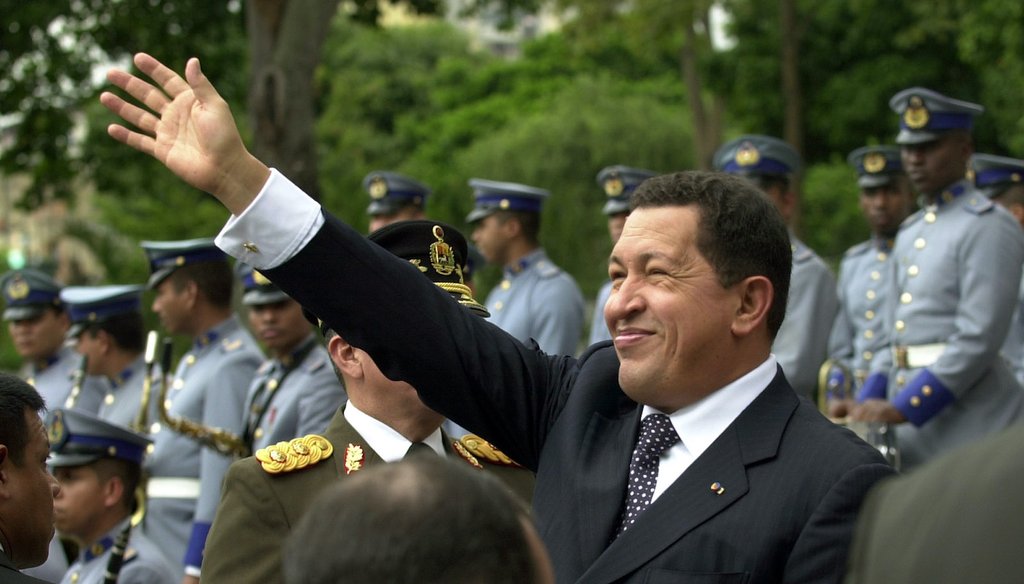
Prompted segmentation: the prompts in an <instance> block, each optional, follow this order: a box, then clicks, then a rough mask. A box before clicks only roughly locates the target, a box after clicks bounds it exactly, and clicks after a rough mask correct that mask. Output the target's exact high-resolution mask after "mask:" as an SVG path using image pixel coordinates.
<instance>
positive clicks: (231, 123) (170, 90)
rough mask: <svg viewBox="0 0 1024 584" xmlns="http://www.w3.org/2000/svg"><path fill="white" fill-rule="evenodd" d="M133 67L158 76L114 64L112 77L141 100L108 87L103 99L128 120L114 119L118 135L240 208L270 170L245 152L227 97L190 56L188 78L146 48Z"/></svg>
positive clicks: (114, 131)
mask: <svg viewBox="0 0 1024 584" xmlns="http://www.w3.org/2000/svg"><path fill="white" fill-rule="evenodd" d="M134 62H135V66H136V67H138V68H139V71H141V72H142V73H143V74H145V75H146V76H147V77H149V78H150V79H151V80H152V82H149V81H145V80H143V79H140V78H139V77H136V76H134V75H132V74H130V73H128V72H126V71H121V70H118V69H112V70H110V71H109V72H108V73H107V79H108V80H109V81H110V82H111V83H113V84H114V85H116V86H117V87H120V88H121V89H123V90H124V91H125V92H126V93H128V95H129V96H131V97H132V98H133V99H134V100H135V101H136V102H137V103H132V102H129V101H127V100H125V99H123V98H121V97H119V96H117V95H115V94H113V93H110V92H103V94H102V95H100V102H102V103H103V105H104V106H106V108H107V109H109V110H110V111H111V112H113V113H114V114H115V115H117V116H119V117H120V118H121V119H122V120H124V122H126V124H128V125H121V124H111V125H110V126H109V127H108V128H107V133H108V134H110V136H111V137H113V138H114V139H115V140H118V141H119V142H123V143H124V144H127V145H128V146H131V147H132V148H134V149H136V150H138V151H140V152H145V153H146V154H149V155H150V156H152V157H153V158H156V159H157V160H159V161H160V162H162V163H163V164H164V166H166V167H167V168H169V169H170V170H171V171H172V172H174V174H176V175H178V176H179V177H181V178H182V179H183V180H184V181H185V182H187V183H188V184H190V185H192V186H194V187H196V188H197V189H201V190H203V191H206V192H208V193H210V194H211V195H213V196H214V197H216V198H217V200H219V201H220V202H221V203H222V204H223V205H224V206H225V207H227V209H228V210H229V211H231V213H233V214H235V215H239V214H241V212H242V211H244V210H245V209H246V207H248V206H249V203H251V202H252V200H253V199H254V198H256V195H257V194H258V193H259V191H260V188H261V187H262V186H263V184H264V183H265V182H266V181H267V178H269V176H270V170H269V169H268V168H267V167H266V165H264V164H263V163H262V162H260V161H259V160H257V159H256V158H255V157H254V156H253V155H252V154H250V153H249V151H248V150H246V148H245V145H244V144H243V143H242V138H241V136H240V135H239V133H238V126H237V125H236V124H235V120H234V118H233V117H232V116H231V110H230V108H228V104H227V102H226V101H224V98H222V97H221V96H220V94H219V93H217V90H216V89H215V88H214V87H213V85H212V84H211V83H210V81H209V80H208V79H207V78H206V76H205V75H203V72H202V69H200V67H199V59H196V58H192V59H189V61H188V63H187V64H186V65H185V78H184V79H183V78H182V77H181V76H180V75H178V74H177V73H175V72H174V71H172V70H171V69H170V68H168V67H167V66H166V65H164V64H163V63H161V62H160V61H158V60H156V59H155V58H153V57H151V56H150V55H147V54H145V53H137V54H136V55H135V58H134Z"/></svg>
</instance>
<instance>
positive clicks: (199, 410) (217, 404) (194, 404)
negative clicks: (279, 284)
mask: <svg viewBox="0 0 1024 584" xmlns="http://www.w3.org/2000/svg"><path fill="white" fill-rule="evenodd" d="M262 360H263V358H262V356H261V354H260V351H259V348H258V347H257V346H256V342H255V341H254V340H253V338H252V336H251V335H250V334H249V332H248V331H247V330H245V328H244V327H242V326H241V324H239V322H238V320H237V319H236V318H235V317H231V318H229V319H227V320H225V321H224V322H222V323H221V324H219V325H217V326H216V327H214V328H213V329H212V330H210V331H208V332H207V333H205V334H204V335H202V336H201V337H199V338H198V339H197V340H196V341H195V342H194V343H193V346H192V348H191V350H189V351H188V352H187V353H186V354H185V355H184V356H182V358H181V361H180V362H179V363H178V368H177V371H176V372H175V375H174V380H173V382H172V383H171V387H170V388H169V389H168V401H169V402H170V406H169V410H168V411H169V414H170V415H171V416H174V417H180V418H187V419H189V420H192V421H194V422H197V423H201V424H203V425H204V426H207V427H214V428H221V429H224V430H226V431H228V432H230V433H232V434H234V435H236V436H241V435H242V432H243V430H244V418H245V416H244V414H243V412H244V407H245V398H246V392H247V389H248V387H249V384H250V382H251V381H252V378H253V375H254V373H255V371H256V368H257V367H258V366H259V364H260V362H261V361H262ZM150 430H151V434H152V435H153V439H154V443H153V447H154V450H153V453H152V454H150V456H149V457H148V458H147V459H146V464H145V466H146V470H147V471H148V472H149V474H150V477H151V478H150V481H149V487H148V493H149V502H148V508H147V511H146V519H145V522H144V532H145V533H146V535H148V536H149V537H150V538H152V540H153V541H154V542H156V543H157V544H158V545H159V546H160V549H162V550H165V552H166V553H167V556H168V557H170V558H171V559H172V560H173V561H176V562H180V561H182V559H183V558H184V557H185V551H186V549H187V547H188V546H189V545H192V546H193V549H195V546H198V549H202V544H203V543H204V542H205V537H206V532H207V531H208V530H209V525H210V523H212V521H213V516H214V514H215V512H216V509H217V503H218V502H219V501H220V487H221V481H222V480H223V478H224V473H225V472H227V468H228V466H230V464H231V462H232V459H231V457H229V456H225V455H223V454H219V453H218V452H216V451H215V450H213V449H211V448H207V447H203V446H201V445H200V444H199V442H197V441H196V440H194V439H193V438H191V437H188V436H185V435H183V434H179V433H178V432H175V431H173V430H171V429H170V428H167V427H165V426H164V424H163V423H162V422H154V423H153V425H152V426H151V428H150ZM176 479H181V480H176ZM196 483H198V486H197V485H196ZM197 492H198V497H196V495H197ZM200 540H201V541H200ZM190 541H191V544H190ZM197 567H198V565H197ZM180 575H181V574H180V573H179V577H180Z"/></svg>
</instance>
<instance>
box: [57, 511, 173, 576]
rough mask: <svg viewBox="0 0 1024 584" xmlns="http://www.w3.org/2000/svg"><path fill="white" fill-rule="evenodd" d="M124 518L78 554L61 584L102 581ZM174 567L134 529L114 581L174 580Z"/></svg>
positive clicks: (125, 522) (154, 545)
mask: <svg viewBox="0 0 1024 584" xmlns="http://www.w3.org/2000/svg"><path fill="white" fill-rule="evenodd" d="M127 523H128V520H125V521H124V522H122V523H121V524H120V525H118V526H117V527H115V528H114V529H113V530H111V531H110V532H109V533H107V535H106V536H105V537H103V538H102V539H101V540H100V541H99V542H97V543H95V544H93V545H92V546H90V547H89V548H87V549H84V550H82V551H81V553H79V554H78V559H77V560H75V562H74V563H73V564H71V567H70V568H68V571H67V573H66V574H64V579H63V580H61V584H102V583H103V581H104V575H105V574H106V571H107V565H108V564H109V563H110V555H111V552H112V550H113V547H114V542H115V540H116V539H117V537H118V536H119V535H120V534H121V532H122V531H123V530H124V528H125V525H127ZM180 581H181V578H180V576H178V573H177V569H176V568H175V566H174V565H173V564H172V563H171V561H170V560H169V559H167V557H165V556H164V554H163V553H162V552H161V551H160V549H159V548H158V547H157V546H156V544H154V543H153V542H152V541H150V540H149V539H148V538H147V537H146V536H145V535H143V534H142V533H139V531H138V530H132V533H131V536H130V537H129V539H128V546H127V547H126V548H125V552H124V560H123V561H122V563H121V571H120V572H118V575H117V582H118V584H177V583H178V582H180Z"/></svg>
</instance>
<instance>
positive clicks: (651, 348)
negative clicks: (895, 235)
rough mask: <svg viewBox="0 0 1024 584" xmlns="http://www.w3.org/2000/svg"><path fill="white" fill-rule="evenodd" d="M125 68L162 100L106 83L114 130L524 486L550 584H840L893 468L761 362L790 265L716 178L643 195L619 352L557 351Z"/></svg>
mask: <svg viewBox="0 0 1024 584" xmlns="http://www.w3.org/2000/svg"><path fill="white" fill-rule="evenodd" d="M135 64H136V65H137V66H138V67H139V69H140V70H141V71H142V72H143V73H145V74H146V75H148V76H149V77H150V78H152V79H156V80H159V81H158V82H159V84H160V87H156V86H154V85H152V84H150V83H148V82H146V81H143V80H142V79H140V78H137V77H134V76H132V75H129V74H128V73H125V72H122V71H112V72H111V73H110V74H109V75H108V78H109V79H110V80H111V81H112V82H113V83H114V84H115V85H117V86H119V87H121V88H122V89H125V90H126V91H128V93H129V94H131V95H132V97H133V98H134V99H135V100H138V101H140V102H143V103H146V104H148V105H149V107H150V109H151V110H152V111H155V112H158V113H156V114H155V113H150V112H149V111H147V110H144V109H142V108H139V107H136V106H133V105H132V104H129V103H128V102H126V101H125V100H124V99H122V98H119V97H117V96H114V95H113V94H110V93H104V94H103V96H102V98H101V100H102V101H103V103H104V104H105V105H106V106H107V107H108V108H109V109H110V110H111V111H113V112H115V113H117V114H118V115H120V116H121V117H122V118H123V119H124V120H125V121H127V122H128V123H130V124H132V125H134V126H135V127H136V128H138V129H140V130H141V131H137V130H129V129H127V128H126V127H124V126H118V125H114V126H111V128H110V129H109V132H110V134H111V136H113V137H114V138H115V139H118V140H120V141H122V142H124V143H126V144H128V145H130V146H133V147H135V148H137V149H139V150H141V151H143V152H148V153H150V154H152V155H153V156H154V157H156V158H157V159H158V160H161V161H162V162H164V164H166V165H167V166H168V167H169V168H170V169H171V170H173V171H174V172H175V173H177V174H178V175H179V176H182V177H183V178H185V179H186V180H188V181H189V182H190V183H191V184H192V185H193V186H195V187H197V188H201V189H203V190H206V191H207V192H210V193H213V194H214V195H215V196H216V197H217V198H218V200H220V201H221V203H222V204H224V205H225V207H227V208H228V209H229V210H230V211H231V212H232V213H233V214H234V215H235V216H234V217H232V219H231V220H230V221H229V224H228V227H227V228H226V229H225V231H224V232H222V234H221V236H220V240H219V245H221V246H223V248H224V249H228V250H230V252H231V253H232V254H237V255H238V256H239V257H240V258H241V259H242V260H243V261H246V262H248V263H250V264H253V265H255V266H256V267H257V268H259V269H261V270H266V272H265V273H266V274H267V276H268V277H269V278H270V279H271V280H273V281H275V282H277V283H278V284H279V285H281V286H282V288H284V289H285V290H286V291H288V292H289V294H290V295H291V296H292V297H294V298H296V299H297V300H299V301H300V302H302V303H303V304H304V305H307V306H308V307H309V308H310V309H311V310H312V311H313V312H315V313H317V314H318V315H320V316H321V318H323V319H324V321H325V322H326V323H327V324H328V325H329V326H330V327H331V328H332V329H334V330H337V331H338V332H339V333H340V334H342V335H343V336H345V337H346V341H348V342H349V343H351V344H352V345H353V346H357V347H360V348H361V350H363V351H365V352H366V353H367V354H369V355H372V356H373V359H374V361H375V362H376V364H377V365H378V366H379V367H380V370H381V372H382V373H383V374H384V375H386V376H387V377H389V378H391V379H400V380H403V381H405V382H407V383H409V384H411V385H412V386H413V387H416V389H417V390H418V392H419V394H420V397H421V398H422V399H423V400H424V402H426V403H427V404H428V405H430V406H431V407H433V408H434V409H437V410H439V411H441V412H442V413H445V414H446V415H448V416H449V417H451V418H452V419H453V420H455V421H456V422H457V423H460V424H461V425H464V426H466V427H467V428H469V429H470V430H471V431H474V432H477V433H479V434H480V435H483V436H487V437H488V438H489V439H491V440H492V441H493V442H494V443H495V444H496V445H497V446H498V447H499V448H501V449H502V450H504V451H505V452H507V453H508V454H509V455H510V456H511V457H512V458H513V459H515V460H517V461H519V462H520V463H522V464H523V465H524V466H526V467H527V468H530V469H534V470H536V472H537V485H536V490H535V493H534V511H535V513H536V518H537V522H538V526H539V530H540V533H541V537H542V539H543V540H544V542H545V544H546V545H547V546H548V549H549V551H550V552H551V556H552V560H553V563H554V567H555V573H556V577H557V579H558V580H559V581H560V582H573V581H577V582H594V583H596V582H640V581H645V582H657V581H659V580H660V581H678V580H680V579H689V581H693V579H694V578H704V579H705V580H714V581H727V580H729V579H732V580H735V581H744V582H780V581H788V582H834V581H837V580H839V578H840V577H841V574H842V571H843V568H844V564H845V560H846V549H847V546H848V544H849V541H850V537H851V532H852V529H853V524H854V518H855V515H856V511H857V508H858V507H859V505H860V503H861V501H862V499H863V496H864V494H865V493H866V492H867V490H868V489H869V488H870V487H871V486H872V485H873V484H874V483H875V482H876V481H877V480H878V479H880V478H882V477H884V476H888V475H890V474H892V473H893V470H892V469H891V467H889V466H888V465H886V464H885V463H884V461H883V460H882V458H881V455H880V454H879V453H878V452H877V451H875V450H874V449H872V448H871V447H869V446H868V445H866V444H864V443H863V442H862V441H860V440H859V439H858V438H856V437H855V436H854V435H853V434H852V433H850V432H848V431H847V430H844V429H842V428H839V427H836V426H835V425H833V424H831V423H830V422H828V421H827V420H826V419H825V418H824V417H822V416H821V415H820V414H819V413H818V411H817V409H816V408H815V407H814V406H813V405H812V404H810V402H808V401H806V400H802V399H800V398H798V397H797V396H796V395H795V394H794V392H793V390H792V388H791V387H790V386H789V384H788V382H787V381H786V379H785V377H784V376H783V375H782V374H781V373H780V372H779V369H778V366H777V363H776V361H775V359H774V357H773V356H772V355H771V353H770V348H771V344H772V339H773V337H774V335H775V332H776V331H777V330H778V328H779V326H780V325H781V324H782V321H783V318H784V315H785V298H786V294H787V292H788V287H789V271H790V265H791V262H792V256H791V252H790V246H789V237H788V233H787V231H786V226H785V224H784V222H783V221H782V218H781V216H780V215H779V214H778V212H777V211H776V210H775V209H774V207H772V206H771V204H770V203H769V202H768V201H767V200H766V199H765V198H764V197H763V196H762V195H761V194H760V193H759V191H757V190H756V188H754V187H753V186H751V185H750V184H749V183H747V182H745V181H743V180H742V179H738V178H734V177H728V176H724V175H718V174H708V173H678V174H675V175H666V176H663V177H658V178H655V179H650V180H648V181H646V182H645V183H644V185H643V186H641V187H640V188H639V189H638V190H637V192H636V193H635V194H634V199H633V211H632V213H631V215H630V217H629V219H627V222H626V226H625V228H624V231H623V235H622V237H621V238H620V240H619V242H618V243H617V244H616V246H615V249H614V250H613V252H612V257H611V262H610V270H609V274H610V276H611V279H612V281H613V291H612V295H611V298H610V299H609V302H608V304H607V305H606V306H605V316H606V322H607V324H608V328H609V330H611V331H613V339H614V347H613V346H612V345H611V344H607V343H601V344H597V345H595V346H593V347H591V348H590V349H589V350H588V351H587V352H586V353H584V355H583V356H582V357H580V358H579V359H574V358H572V357H566V356H549V355H547V354H545V353H543V352H541V351H539V350H536V349H535V348H533V347H528V346H526V345H524V344H522V343H520V342H518V341H516V340H515V339H514V338H512V337H510V336H509V335H507V334H505V333H503V332H501V331H500V330H498V329H497V328H496V327H494V326H492V325H490V324H488V323H485V322H481V321H480V320H479V319H477V318H475V317H473V316H472V315H469V314H466V312H465V311H464V310H463V309H462V308H461V307H460V306H459V305H458V304H457V303H455V302H453V301H452V299H451V298H450V296H449V295H448V294H442V293H440V292H438V291H437V289H436V287H435V286H434V285H433V284H431V283H430V282H428V281H426V280H425V279H424V278H422V277H421V276H419V275H418V273H419V271H418V270H417V269H416V268H415V267H414V266H411V265H409V263H408V262H402V261H397V260H395V259H394V258H393V257H392V256H390V254H388V253H387V252H385V251H384V250H382V249H380V248H378V247H376V246H373V245H371V244H369V243H367V242H366V241H365V240H364V239H363V238H362V237H361V236H360V235H359V233H357V232H356V231H354V230H352V229H351V228H349V227H347V226H345V225H344V224H342V223H340V222H339V221H337V220H336V219H334V218H333V217H331V216H329V215H325V214H323V212H322V210H321V209H320V207H319V205H317V204H316V203H315V202H313V201H312V200H311V199H309V198H308V197H306V196H304V195H303V194H301V191H299V189H298V188H297V187H294V186H293V185H292V184H291V183H290V182H288V181H287V179H285V178H284V177H283V176H281V175H280V174H278V173H276V172H272V171H270V170H269V169H268V168H267V167H266V166H264V165H263V164H262V163H261V162H259V161H258V160H256V159H255V158H254V157H252V155H251V154H249V153H248V152H247V151H246V150H245V147H244V146H243V145H242V142H241V139H240V138H239V136H238V134H237V129H236V128H235V126H234V123H233V121H232V120H231V116H230V112H229V110H228V108H227V105H226V103H225V102H224V101H223V99H221V98H220V97H219V95H218V94H217V92H216V90H215V89H214V88H213V86H212V85H211V84H210V83H209V81H208V80H207V79H206V78H205V77H204V76H203V74H202V72H201V71H200V69H199V62H198V60H191V61H190V62H189V63H188V65H187V69H186V76H187V78H188V81H185V80H184V79H182V78H181V77H179V76H178V75H176V74H175V73H174V72H173V71H171V70H170V69H168V68H167V67H165V66H164V65H162V64H161V63H159V62H158V61H156V60H155V59H153V58H152V57H150V56H148V55H137V56H136V58H135ZM340 282H344V283H345V286H346V294H345V295H344V296H342V295H338V294H334V293H332V290H333V289H334V287H335V286H336V285H337V284H338V283H340ZM410 298H415V299H416V302H410V301H409V299H410ZM369 305H372V306H374V307H375V308H376V310H372V311H370V310H366V309H365V307H366V306H369ZM656 445H657V446H660V447H661V448H660V449H658V450H655V449H653V447H654V446H656ZM627 483H628V487H627ZM648 504H649V505H650V507H651V510H649V511H647V510H645V507H646V506H647V505H648Z"/></svg>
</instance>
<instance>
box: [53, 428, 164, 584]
mask: <svg viewBox="0 0 1024 584" xmlns="http://www.w3.org/2000/svg"><path fill="white" fill-rule="evenodd" d="M48 425H49V437H50V466H52V467H53V468H54V475H55V476H56V477H57V480H59V481H60V485H61V490H60V493H59V494H58V495H57V496H56V497H55V498H54V503H53V510H54V523H55V524H56V526H57V530H58V531H59V532H60V533H61V535H63V536H65V537H69V538H71V539H73V540H74V541H75V542H76V543H78V549H79V554H78V559H77V560H75V562H74V563H73V564H71V567H70V568H69V569H68V571H67V573H66V574H65V575H64V579H63V580H61V584H103V583H104V582H106V581H107V578H108V577H109V576H107V574H108V573H110V574H111V575H112V576H113V577H114V578H115V580H116V581H117V582H118V583H120V584H176V583H177V582H179V581H180V579H179V578H178V576H177V570H176V569H175V566H174V564H172V563H171V561H170V560H169V559H168V558H167V557H165V556H164V554H163V552H162V551H160V549H159V548H157V547H156V544H155V543H153V542H152V541H151V540H150V539H148V538H147V537H146V536H145V535H143V534H142V533H141V532H139V531H138V530H137V529H133V526H132V512H133V509H134V506H135V505H136V504H138V502H137V501H136V490H137V489H138V486H139V483H140V482H141V480H142V459H143V458H144V457H145V455H146V448H147V447H148V446H149V445H150V444H151V443H152V442H151V441H150V440H149V438H146V437H145V436H142V435H141V434H138V433H136V432H132V431H131V430H128V429H127V428H122V427H120V426H118V425H115V424H111V423H110V422H107V421H105V420H101V419H99V418H97V417H95V416H94V415H92V414H87V413H84V412H78V411H75V410H60V409H58V410H56V411H54V412H53V414H52V415H51V416H50V419H49V424H48Z"/></svg>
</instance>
